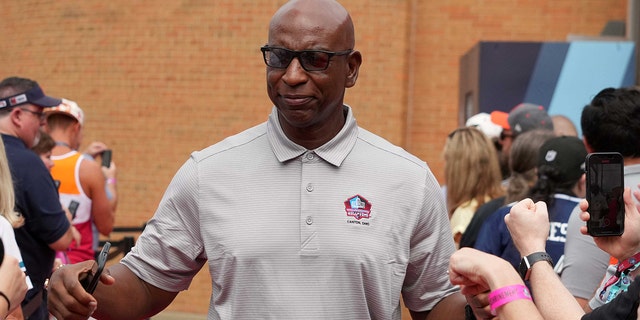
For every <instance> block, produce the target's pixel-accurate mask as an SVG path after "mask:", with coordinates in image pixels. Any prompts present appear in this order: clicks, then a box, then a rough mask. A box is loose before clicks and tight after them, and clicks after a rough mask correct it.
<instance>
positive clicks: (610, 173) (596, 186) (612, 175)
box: [585, 152, 624, 237]
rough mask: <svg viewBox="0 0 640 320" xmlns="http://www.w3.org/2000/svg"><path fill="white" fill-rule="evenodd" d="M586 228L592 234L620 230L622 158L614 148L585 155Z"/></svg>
mask: <svg viewBox="0 0 640 320" xmlns="http://www.w3.org/2000/svg"><path fill="white" fill-rule="evenodd" d="M585 166H586V170H587V201H588V202H589V208H588V209H587V212H589V215H590V219H589V221H587V230H588V231H589V234H590V235H592V236H594V237H606V236H619V235H621V234H622V233H623V232H624V200H623V199H622V193H623V191H624V161H623V159H622V155H620V153H617V152H595V153H590V154H588V155H587V158H586V161H585Z"/></svg>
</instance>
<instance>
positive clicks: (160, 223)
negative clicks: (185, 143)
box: [122, 106, 457, 319]
mask: <svg viewBox="0 0 640 320" xmlns="http://www.w3.org/2000/svg"><path fill="white" fill-rule="evenodd" d="M345 112H347V119H346V124H345V126H344V128H343V129H342V130H341V131H340V132H339V133H338V135H337V136H336V137H334V139H333V140H331V141H329V142H327V143H326V144H325V145H323V146H321V147H319V148H318V149H316V150H306V149H305V148H303V147H301V146H299V145H296V144H295V143H293V142H291V141H290V140H289V139H287V137H286V136H285V135H284V133H283V131H282V129H281V128H280V125H279V123H278V119H277V110H276V109H275V108H273V111H272V113H271V115H270V117H269V119H268V121H267V122H266V123H263V124H260V125H258V126H256V127H253V128H250V129H248V130H246V131H244V132H242V133H240V134H237V135H235V136H232V137H229V138H227V139H225V140H223V141H221V142H219V143H217V144H215V145H213V146H210V147H208V148H206V149H204V150H202V151H199V152H194V153H193V154H192V155H191V158H190V159H189V160H188V161H187V162H186V163H185V164H184V165H183V166H182V167H181V168H180V170H179V171H178V172H177V174H176V175H175V177H174V178H173V180H172V181H171V183H170V185H169V187H168V188H167V190H166V192H165V194H164V196H163V198H162V200H161V202H160V205H159V207H158V209H157V211H156V213H155V215H154V217H153V218H152V219H151V220H150V221H149V223H148V225H147V227H146V229H145V230H144V232H143V234H142V235H141V236H140V238H139V239H138V241H137V243H136V246H135V247H134V248H133V250H132V251H131V253H130V254H129V255H127V257H125V258H124V259H123V260H122V263H123V264H125V265H126V266H128V267H129V268H130V269H131V270H132V271H133V272H134V273H135V274H136V275H137V276H139V277H140V278H142V279H143V280H145V281H146V282H148V283H150V284H152V285H154V286H157V287H159V288H162V289H164V290H168V291H172V292H177V291H180V290H186V289H187V288H188V287H189V284H190V283H191V280H192V279H193V277H194V276H195V275H196V273H197V272H198V271H199V270H200V268H201V267H202V266H203V265H204V264H205V263H208V265H209V272H210V274H211V279H212V287H213V292H212V296H211V305H210V307H209V314H208V318H209V319H258V318H260V319H400V318H401V308H400V293H401V291H402V294H403V297H404V303H405V305H406V306H407V307H408V308H409V309H411V310H415V311H424V310H430V309H432V308H433V307H434V305H435V304H436V303H437V302H439V301H440V300H441V299H442V298H444V297H445V296H447V295H449V294H451V293H453V292H455V291H456V290H457V288H454V287H453V286H452V285H451V284H450V283H449V279H448V276H447V273H446V270H447V267H448V262H449V257H450V255H451V254H452V253H453V251H454V250H455V247H454V244H453V238H452V236H451V232H450V230H449V221H448V216H447V212H446V210H445V206H444V201H443V197H442V193H441V192H440V187H439V185H438V183H437V181H436V179H435V178H434V176H433V175H432V173H431V171H430V170H429V168H428V167H427V165H426V164H425V163H424V162H423V161H421V160H420V159H418V158H416V157H414V156H412V155H411V154H409V153H407V152H406V151H404V150H403V149H401V148H399V147H397V146H394V145H392V144H391V143H389V142H388V141H386V140H384V139H382V138H380V137H378V136H376V135H374V134H372V133H371V132H369V131H366V130H364V129H362V128H359V127H358V126H357V124H356V121H355V118H354V117H353V114H352V111H351V108H350V107H348V106H345Z"/></svg>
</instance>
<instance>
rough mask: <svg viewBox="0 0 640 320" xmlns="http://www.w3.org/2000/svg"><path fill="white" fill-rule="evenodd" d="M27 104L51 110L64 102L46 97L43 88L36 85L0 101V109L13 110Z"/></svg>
mask: <svg viewBox="0 0 640 320" xmlns="http://www.w3.org/2000/svg"><path fill="white" fill-rule="evenodd" d="M27 103H30V104H33V105H36V106H39V107H43V108H50V107H55V106H57V105H59V104H61V103H62V100H61V99H58V98H53V97H49V96H47V95H45V94H44V91H42V88H40V86H39V85H38V83H36V85H35V86H33V87H32V88H31V89H29V90H27V91H25V92H22V93H19V94H16V95H13V96H10V97H7V98H4V99H0V109H4V108H13V107H16V106H19V105H23V104H27Z"/></svg>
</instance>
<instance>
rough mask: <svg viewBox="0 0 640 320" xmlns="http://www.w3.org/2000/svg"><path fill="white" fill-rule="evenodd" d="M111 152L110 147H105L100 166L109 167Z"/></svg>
mask: <svg viewBox="0 0 640 320" xmlns="http://www.w3.org/2000/svg"><path fill="white" fill-rule="evenodd" d="M111 154H112V151H111V150H110V149H107V150H105V151H102V156H101V157H102V166H103V167H107V168H109V167H110V166H111Z"/></svg>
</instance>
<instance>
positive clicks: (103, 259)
mask: <svg viewBox="0 0 640 320" xmlns="http://www.w3.org/2000/svg"><path fill="white" fill-rule="evenodd" d="M110 248H111V243H110V242H108V241H107V242H105V243H104V246H102V251H100V254H99V255H98V257H97V258H96V261H97V268H95V265H94V269H95V270H91V271H90V272H89V273H84V274H83V275H85V277H84V278H81V279H80V283H81V284H82V287H83V288H84V290H86V291H87V292H88V293H93V292H94V291H95V290H96V287H97V286H98V282H100V275H101V274H102V271H103V270H104V265H105V264H106V263H107V257H108V256H109V249H110Z"/></svg>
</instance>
